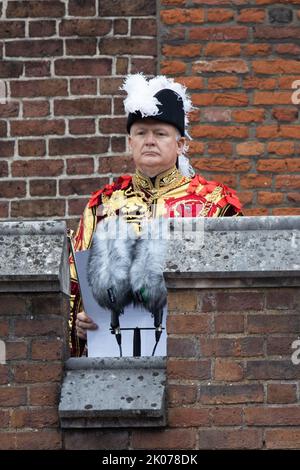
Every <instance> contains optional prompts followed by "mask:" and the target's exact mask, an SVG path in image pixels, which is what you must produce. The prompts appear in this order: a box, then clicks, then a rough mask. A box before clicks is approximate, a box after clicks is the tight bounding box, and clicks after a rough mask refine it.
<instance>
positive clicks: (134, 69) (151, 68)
mask: <svg viewBox="0 0 300 470" xmlns="http://www.w3.org/2000/svg"><path fill="white" fill-rule="evenodd" d="M141 70H143V72H144V73H145V74H147V75H155V74H156V73H157V70H156V59H155V58H154V59H149V58H147V59H141V58H138V57H133V58H132V59H131V73H139V72H140V71H141ZM184 70H185V69H184ZM184 70H183V71H184Z"/></svg>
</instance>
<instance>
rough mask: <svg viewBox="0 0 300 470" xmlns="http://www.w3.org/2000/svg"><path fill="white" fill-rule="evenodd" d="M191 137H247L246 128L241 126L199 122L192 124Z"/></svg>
mask: <svg viewBox="0 0 300 470" xmlns="http://www.w3.org/2000/svg"><path fill="white" fill-rule="evenodd" d="M191 135H192V137H195V138H196V137H203V138H204V137H206V138H212V139H226V138H238V139H245V138H247V137H248V129H247V128H246V127H241V126H211V125H205V124H203V125H202V124H201V125H198V126H193V128H192V129H191Z"/></svg>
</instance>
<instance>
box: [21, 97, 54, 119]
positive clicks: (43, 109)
mask: <svg viewBox="0 0 300 470" xmlns="http://www.w3.org/2000/svg"><path fill="white" fill-rule="evenodd" d="M49 113H50V106H49V102H48V101H23V117H45V116H49Z"/></svg>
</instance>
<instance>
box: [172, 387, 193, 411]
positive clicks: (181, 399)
mask: <svg viewBox="0 0 300 470" xmlns="http://www.w3.org/2000/svg"><path fill="white" fill-rule="evenodd" d="M167 393H168V403H169V404H170V405H175V406H176V405H177V406H178V405H187V404H189V405H191V404H193V403H195V401H196V398H197V387H196V386H195V385H183V384H170V383H169V384H168V389H167Z"/></svg>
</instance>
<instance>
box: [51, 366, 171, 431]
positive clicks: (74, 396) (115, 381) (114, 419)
mask: <svg viewBox="0 0 300 470" xmlns="http://www.w3.org/2000/svg"><path fill="white" fill-rule="evenodd" d="M66 369H67V373H66V377H65V379H64V382H63V386H62V392H61V399H60V405H59V414H60V419H61V425H62V427H65V428H80V427H87V428H103V427H126V426H133V427H135V426H138V427H145V426H147V427H148V426H151V427H152V426H162V425H164V424H165V380H166V374H165V359H164V358H162V357H153V358H151V357H147V358H130V357H124V358H104V359H95V358H80V359H77V358H76V359H74V358H73V359H69V361H67V363H66Z"/></svg>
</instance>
